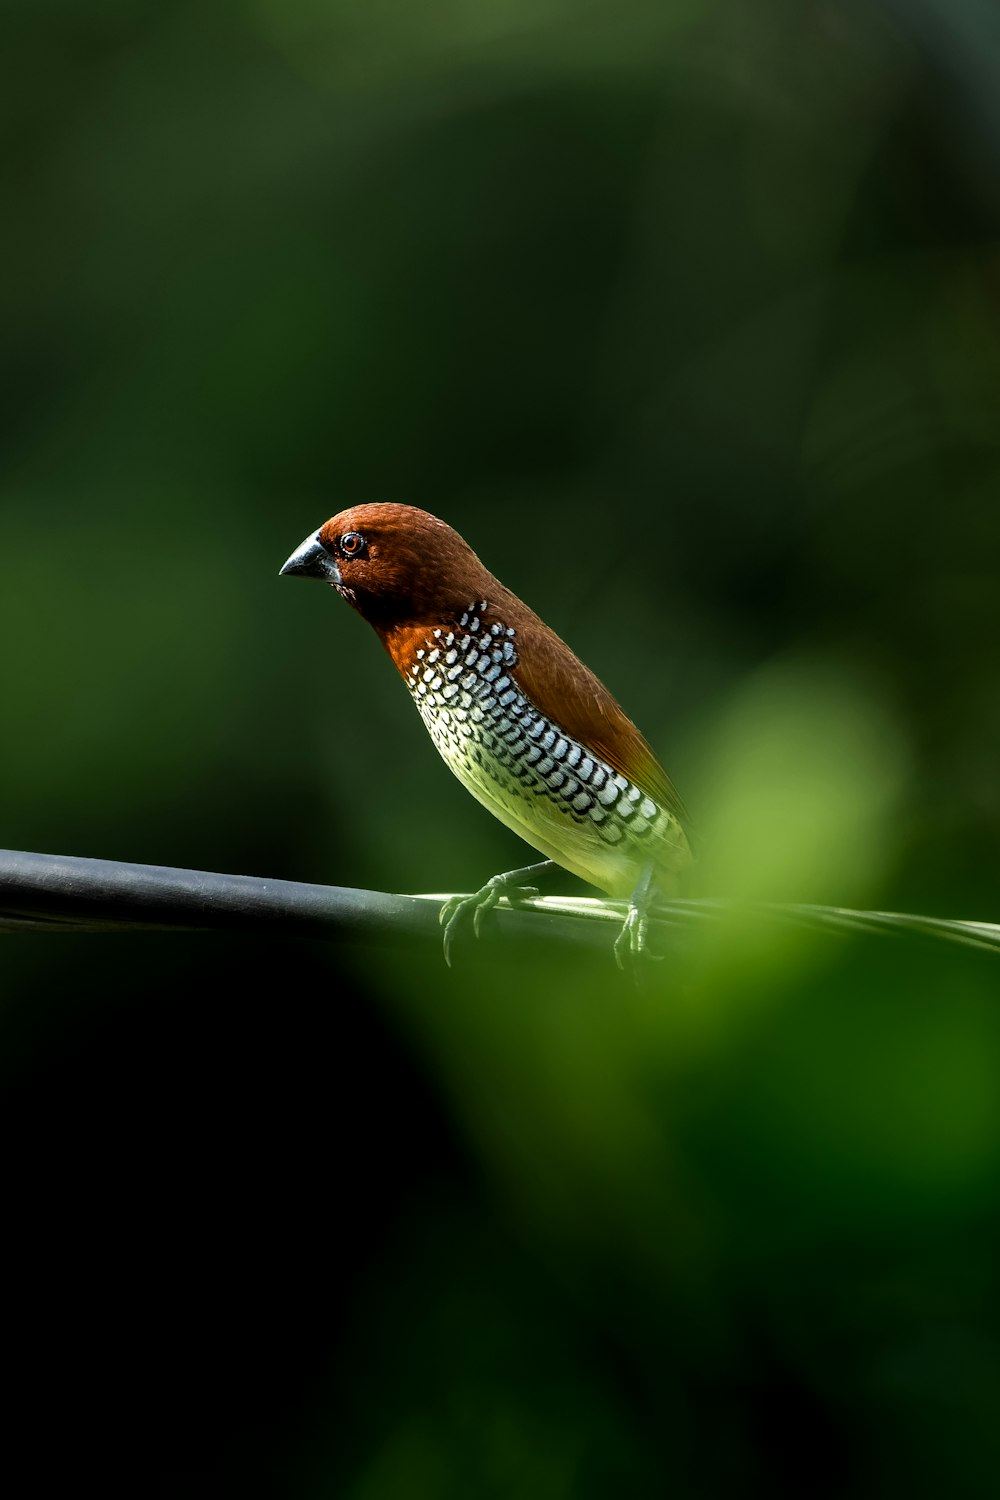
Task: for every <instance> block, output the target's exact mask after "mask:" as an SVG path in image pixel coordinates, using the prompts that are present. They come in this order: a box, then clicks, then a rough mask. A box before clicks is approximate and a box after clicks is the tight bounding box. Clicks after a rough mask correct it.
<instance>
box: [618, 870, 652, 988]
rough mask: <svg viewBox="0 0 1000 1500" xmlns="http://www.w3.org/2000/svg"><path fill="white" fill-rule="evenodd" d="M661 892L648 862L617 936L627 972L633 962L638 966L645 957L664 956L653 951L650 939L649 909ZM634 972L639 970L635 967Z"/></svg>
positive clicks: (622, 961) (619, 961) (619, 962)
mask: <svg viewBox="0 0 1000 1500" xmlns="http://www.w3.org/2000/svg"><path fill="white" fill-rule="evenodd" d="M656 895H657V890H656V882H655V880H654V868H653V866H652V865H651V864H650V865H647V866H646V868H645V870H644V871H643V872H642V877H641V879H640V881H639V884H638V885H637V886H636V888H635V890H634V891H633V892H632V895H631V896H630V897H629V903H628V914H627V916H626V917H625V920H624V922H623V923H622V929H621V932H619V934H618V936H617V937H616V938H615V963H616V964H617V965H618V967H619V969H621V970H622V972H623V973H624V972H625V970H626V969H628V967H629V966H630V965H632V966H636V965H638V964H639V963H640V961H641V960H642V959H644V958H655V959H659V958H662V957H663V955H662V954H661V953H651V952H650V951H649V948H648V946H647V943H646V939H647V936H648V934H649V909H650V907H651V906H652V904H653V901H654V899H655V897H656ZM633 972H636V970H635V968H634V967H633Z"/></svg>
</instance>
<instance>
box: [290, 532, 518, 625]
mask: <svg viewBox="0 0 1000 1500" xmlns="http://www.w3.org/2000/svg"><path fill="white" fill-rule="evenodd" d="M281 572H282V573H294V574H299V575H303V576H305V577H310V578H319V579H321V580H323V581H324V582H326V583H329V584H330V585H331V586H332V587H333V588H335V589H336V590H337V592H338V593H339V594H340V595H341V596H342V598H344V599H346V600H347V602H348V604H350V605H351V606H352V607H353V608H354V609H356V610H357V611H358V613H359V614H360V615H362V616H363V617H364V618H365V619H366V620H367V621H368V623H369V624H370V625H372V626H374V628H375V629H376V630H377V631H378V633H379V635H380V636H381V637H382V639H383V640H384V641H386V643H387V644H389V642H390V639H391V638H392V637H393V636H394V635H396V634H397V633H398V632H400V631H405V630H406V627H408V626H415V625H424V624H426V623H428V622H429V621H433V623H434V624H438V623H440V622H441V621H442V620H444V619H448V618H449V617H451V616H453V615H457V614H460V613H461V611H462V610H463V609H467V608H468V606H469V603H470V602H471V601H472V600H473V599H479V598H485V597H486V596H487V595H491V596H492V597H494V598H495V597H496V595H497V592H498V591H500V592H502V593H503V594H504V595H506V594H507V590H506V589H504V588H503V587H502V585H501V584H499V583H498V581H497V580H496V579H495V578H494V577H493V576H492V575H491V574H490V573H489V572H487V570H486V568H485V567H484V566H483V564H482V563H481V562H480V561H479V558H478V557H477V556H476V554H475V553H474V552H473V550H472V548H471V547H470V546H469V545H468V544H467V543H466V542H464V541H463V540H462V538H461V537H460V536H459V534H458V532H457V531H453V530H452V528H451V527H450V526H448V525H447V524H446V523H445V522H444V521H439V520H438V518H437V516H432V515H430V514H429V513H428V512H427V511H425V510H418V509H417V507H416V506H414V505H390V504H380V505H353V506H351V508H350V509H349V510H342V511H341V512H340V514H339V515H337V516H333V517H332V519H331V520H329V521H327V522H326V523H325V524H324V525H323V526H321V527H320V528H319V530H318V531H317V532H314V533H313V535H312V536H310V537H307V538H306V540H305V541H304V542H303V543H302V545H301V546H300V547H298V548H297V549H296V550H295V551H294V552H293V553H292V555H291V557H290V558H289V559H288V561H287V562H286V563H285V566H284V567H283V568H282V569H281Z"/></svg>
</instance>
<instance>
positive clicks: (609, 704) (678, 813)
mask: <svg viewBox="0 0 1000 1500" xmlns="http://www.w3.org/2000/svg"><path fill="white" fill-rule="evenodd" d="M504 592H505V593H507V592H508V591H507V590H504ZM508 599H509V600H510V601H511V603H510V606H508V607H507V608H505V607H504V606H505V605H507V600H505V601H504V602H503V604H501V605H500V609H499V611H498V613H501V614H508V613H509V615H510V623H511V624H512V625H513V626H514V628H515V630H516V632H517V633H516V635H515V638H514V646H515V649H516V650H517V657H518V659H517V663H516V665H515V666H514V668H513V672H512V675H513V677H514V678H515V680H516V681H517V684H518V686H519V687H520V689H521V691H522V692H523V693H524V694H525V695H526V696H527V697H528V698H530V699H531V701H532V703H534V704H535V706H536V708H538V709H540V710H541V711H542V712H543V713H545V714H546V715H548V716H549V717H550V718H551V719H553V720H554V721H555V722H556V723H557V724H558V725H559V727H560V728H561V729H564V730H565V731H566V732H567V733H568V734H570V735H572V737H573V739H575V740H578V741H579V742H580V743H581V744H582V745H586V747H587V748H588V750H594V751H596V752H597V754H598V755H599V756H600V757H601V759H602V760H603V761H605V762H606V763H607V764H608V765H609V766H612V767H613V768H614V769H615V770H616V771H618V772H620V773H621V775H622V776H625V777H627V778H628V780H629V781H631V782H633V783H634V784H635V785H636V786H637V787H639V788H640V789H641V790H642V791H643V792H645V793H646V795H647V796H649V797H652V799H653V801H654V802H655V803H656V804H657V806H659V807H662V808H665V809H666V810H667V811H669V812H671V813H673V815H674V816H675V817H676V818H677V819H678V821H679V822H680V823H681V825H682V826H683V827H684V829H685V830H687V829H689V828H690V823H691V820H690V817H689V815H688V811H687V809H686V808H685V806H684V803H683V802H682V801H681V798H680V796H679V794H678V793H677V791H676V789H675V788H674V785H673V783H672V782H671V780H670V778H669V776H668V775H667V773H666V771H665V770H664V769H663V767H662V766H661V765H660V762H659V761H658V760H657V758H656V755H655V754H654V752H653V749H652V747H651V746H650V744H649V743H648V742H647V740H645V739H644V738H643V736H642V735H641V734H640V733H639V731H638V729H637V728H636V727H635V725H634V724H633V723H632V720H631V719H630V718H629V717H628V715H627V714H626V713H625V711H624V710H623V709H622V708H621V707H620V706H619V704H618V703H617V702H616V701H615V699H614V698H613V697H612V696H611V694H610V693H609V692H608V690H607V688H606V687H605V686H604V684H603V683H602V682H601V681H600V679H599V678H598V677H595V676H594V673H593V672H591V670H590V668H589V667H585V666H584V664H583V662H582V661H580V659H579V658H578V657H577V656H576V655H575V654H574V652H573V651H571V650H570V648H569V646H567V645H566V642H565V641H563V640H561V639H560V637H559V636H557V635H556V633H555V631H554V630H550V629H549V627H548V626H547V625H546V624H545V622H544V621H543V620H540V619H539V618H538V616H537V615H536V614H534V613H533V612H532V611H531V610H529V609H528V607H527V605H525V604H522V603H521V601H520V600H519V599H518V598H517V597H516V595H513V594H508Z"/></svg>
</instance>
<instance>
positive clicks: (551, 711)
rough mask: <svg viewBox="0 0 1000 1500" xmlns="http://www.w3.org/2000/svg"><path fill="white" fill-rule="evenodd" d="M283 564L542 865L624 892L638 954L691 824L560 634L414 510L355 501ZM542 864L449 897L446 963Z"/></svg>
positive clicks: (627, 930) (629, 936) (627, 942)
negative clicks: (391, 683)
mask: <svg viewBox="0 0 1000 1500" xmlns="http://www.w3.org/2000/svg"><path fill="white" fill-rule="evenodd" d="M281 571H282V573H292V574H300V575H303V576H306V577H316V578H320V579H322V580H324V581H325V582H327V583H329V584H330V585H332V587H334V588H336V590H337V592H338V593H339V594H341V596H342V597H343V598H344V599H346V600H347V602H348V603H349V604H350V605H352V607H353V608H354V609H356V610H357V611H358V613H359V614H361V615H362V616H363V617H364V618H365V619H366V620H367V621H368V622H369V624H370V625H372V626H373V628H374V629H375V631H376V632H377V634H378V636H379V638H380V639H381V641H382V643H383V645H384V646H385V648H386V650H387V651H388V652H389V655H390V656H391V657H392V659H393V661H394V662H395V664H396V667H397V669H398V670H399V673H400V675H401V676H402V677H403V679H404V681H405V682H406V683H407V686H408V687H409V689H410V692H411V693H412V695H413V697H414V699H415V701H416V704H417V708H418V709H419V711H420V713H421V716H422V718H423V719H424V723H425V724H426V726H427V728H428V730H429V731H430V734H431V737H432V738H433V740H434V742H435V744H436V746H437V748H438V750H439V751H440V753H441V755H442V757H443V758H444V760H445V761H446V762H447V764H448V765H449V767H450V768H451V770H452V771H453V772H454V773H455V775H456V776H458V778H459V780H460V781H461V782H462V783H463V785H464V786H465V787H466V788H467V789H468V790H469V791H470V792H471V793H472V794H473V796H474V797H476V798H477V799H478V801H480V802H481V803H483V805H484V806H485V807H487V808H488V809H489V810H490V812H492V813H493V814H494V815H495V816H496V817H498V818H499V819H500V820H501V822H503V823H505V824H506V825H507V826H508V827H509V828H511V829H513V830H514V832H515V833H518V834H520V836H521V837H522V838H523V839H525V840H526V841H527V842H528V843H529V844H531V845H532V846H533V847H534V848H536V849H538V850H539V851H540V852H541V853H543V854H544V855H546V856H547V859H548V860H552V861H555V862H556V863H558V864H560V865H563V866H564V867H565V868H566V869H568V870H571V871H573V873H574V874H576V875H579V876H581V877H582V878H583V879H584V880H586V881H588V882H590V883H591V884H592V885H596V886H598V887H599V888H600V889H601V890H604V891H607V892H608V893H609V894H610V895H613V896H629V897H630V898H631V900H630V906H629V915H628V919H627V920H626V923H625V926H624V928H623V931H622V934H621V936H620V938H619V941H618V943H617V944H616V947H615V952H616V956H617V957H618V960H619V962H621V961H622V958H623V955H624V953H625V952H627V951H629V950H631V951H633V952H634V951H637V950H638V949H639V948H641V946H642V943H643V938H644V930H645V921H646V907H647V906H648V903H649V900H650V899H651V894H652V892H653V891H654V890H655V888H656V887H657V886H661V887H662V886H663V884H664V883H665V882H667V881H669V880H671V879H672V878H673V876H674V875H675V873H676V872H677V871H679V870H681V869H682V868H683V867H684V866H685V865H686V864H687V863H688V862H689V861H690V858H691V855H690V849H689V845H688V840H687V836H686V832H685V828H686V825H687V815H686V813H685V810H684V807H683V804H682V803H681V800H680V798H679V797H678V795H677V793H676V792H675V790H674V788H673V786H672V785H671V783H670V780H669V778H668V777H667V775H666V772H665V771H664V770H663V768H662V766H661V765H660V763H659V761H658V760H657V758H656V756H655V754H654V753H653V751H652V749H651V748H650V746H649V745H648V744H647V742H646V740H645V739H644V738H643V737H642V735H641V734H640V733H639V730H638V729H637V728H636V727H635V725H634V724H633V723H632V721H631V720H630V719H629V718H628V717H627V716H626V714H625V713H624V711H623V710H622V709H621V708H620V707H619V705H618V704H617V703H616V701H615V699H614V698H613V697H612V696H611V694H610V693H609V692H608V690H607V688H606V687H605V686H604V685H603V683H601V682H600V681H599V679H598V678H597V677H595V676H594V674H593V672H591V671H590V670H589V668H587V667H585V666H584V664H583V663H582V662H581V661H580V660H579V658H578V657H577V656H576V655H575V654H574V653H573V651H571V650H570V648H569V646H567V645H566V643H565V641H563V640H561V639H560V637H559V636H557V635H556V633H555V632H554V631H553V630H551V629H550V628H549V627H548V626H547V625H546V624H545V623H544V621H543V620H541V619H539V617H538V615H536V614H535V613H534V612H533V611H532V610H530V609H529V608H528V606H527V605H526V604H524V603H523V602H522V601H521V600H520V599H519V598H518V597H517V596H516V595H515V594H512V593H511V591H510V589H508V588H506V587H505V586H504V585H503V584H502V583H500V581H499V580H498V579H496V578H494V577H493V575H492V574H491V573H489V572H488V571H487V569H486V568H485V567H484V565H483V564H482V563H481V562H480V560H479V558H478V557H477V556H476V554H475V553H474V552H473V551H472V548H471V547H469V546H468V545H467V543H466V542H464V541H463V540H462V538H461V537H460V536H459V535H458V533H457V532H456V531H453V530H452V528H451V527H450V526H448V525H447V524H446V523H445V522H444V521H440V520H438V519H437V517H436V516H432V515H429V514H428V512H427V511H423V510H418V509H416V508H415V507H414V506H409V505H390V504H380V505H356V506H352V507H351V508H350V509H349V510H345V511H342V512H341V513H340V514H339V515H337V516H334V517H333V518H332V519H331V520H329V521H327V522H326V523H325V525H323V526H321V527H320V529H319V530H318V531H317V532H315V533H313V535H312V536H310V537H307V538H306V540H305V541H304V542H303V543H302V545H301V546H300V547H299V548H297V549H296V551H295V552H293V554H292V556H291V557H290V558H289V559H288V561H287V562H286V563H285V565H284V567H283V568H282V569H281ZM540 868H542V867H530V869H529V870H519V871H511V872H509V873H508V874H507V875H503V876H494V877H493V879H492V880H491V881H489V882H488V883H487V885H486V886H484V887H483V889H482V891H480V892H478V893H477V894H476V895H475V896H471V897H466V898H461V899H458V900H455V901H453V902H450V903H448V904H447V906H446V907H445V909H444V910H443V912H442V919H443V920H444V921H445V952H446V956H447V954H448V948H449V945H450V940H451V937H452V934H453V932H454V930H455V923H456V921H458V920H460V919H461V918H462V917H463V915H464V914H465V913H466V912H467V911H472V912H474V914H475V918H476V928H477V931H478V922H479V917H480V915H481V913H482V911H483V910H484V909H486V908H487V907H489V906H491V905H493V904H495V902H496V900H497V899H498V898H499V896H500V895H501V894H502V893H503V892H505V891H507V892H510V891H511V890H513V889H516V887H517V885H518V882H519V879H521V878H522V877H523V878H527V877H528V876H529V875H530V874H532V873H534V871H535V870H536V869H540ZM522 883H523V880H522Z"/></svg>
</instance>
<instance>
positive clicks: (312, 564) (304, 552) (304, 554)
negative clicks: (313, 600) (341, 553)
mask: <svg viewBox="0 0 1000 1500" xmlns="http://www.w3.org/2000/svg"><path fill="white" fill-rule="evenodd" d="M285 573H295V574H298V576H299V577H300V578H321V579H322V580H323V582H324V583H331V584H337V583H339V582H340V569H339V568H338V567H337V564H336V563H335V562H334V560H333V558H332V557H331V556H330V554H329V552H327V550H326V548H325V547H324V546H323V544H322V542H321V541H320V540H319V532H318V531H314V532H313V534H312V536H307V537H306V539H305V541H304V542H303V543H302V545H301V546H300V547H296V549H295V551H294V552H293V553H292V555H291V557H290V558H289V559H288V561H287V562H286V563H285V566H284V567H283V568H280V569H279V571H278V577H279V578H280V577H282V576H283V575H284V574H285Z"/></svg>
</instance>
